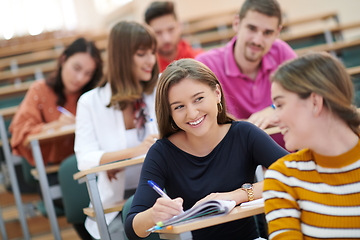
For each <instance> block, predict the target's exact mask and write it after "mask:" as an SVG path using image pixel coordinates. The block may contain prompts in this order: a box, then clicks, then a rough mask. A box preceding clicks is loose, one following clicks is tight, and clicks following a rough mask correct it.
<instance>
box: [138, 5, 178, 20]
mask: <svg viewBox="0 0 360 240" xmlns="http://www.w3.org/2000/svg"><path fill="white" fill-rule="evenodd" d="M168 14H171V15H173V16H174V18H175V19H177V17H176V14H175V10H174V3H173V2H152V3H151V4H150V6H149V7H148V8H147V9H146V11H145V22H146V23H147V24H150V22H151V21H152V20H153V19H155V18H158V17H162V16H164V15H168Z"/></svg>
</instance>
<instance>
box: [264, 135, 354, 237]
mask: <svg viewBox="0 0 360 240" xmlns="http://www.w3.org/2000/svg"><path fill="white" fill-rule="evenodd" d="M263 197H264V199H265V213H266V220H267V222H268V226H269V239H274V240H278V239H360V141H359V143H358V144H357V145H356V146H355V147H354V148H353V149H351V150H350V151H349V152H347V153H344V154H342V155H340V156H336V157H328V156H321V155H319V154H316V153H314V152H312V151H311V150H309V149H304V150H301V151H299V152H297V153H293V154H289V155H287V156H285V157H283V158H281V159H279V160H278V161H276V162H275V163H274V164H272V165H271V166H270V168H269V170H268V171H267V172H266V174H265V183H264V192H263Z"/></svg>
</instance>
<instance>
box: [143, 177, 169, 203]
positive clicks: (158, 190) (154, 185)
mask: <svg viewBox="0 0 360 240" xmlns="http://www.w3.org/2000/svg"><path fill="white" fill-rule="evenodd" d="M148 184H149V185H150V187H152V189H154V190H155V192H157V193H158V194H159V195H160V196H161V197H163V198H167V199H171V198H170V197H169V196H168V195H167V194H166V193H164V191H163V190H161V188H160V187H159V186H158V185H157V184H156V183H155V182H153V181H151V180H149V181H148Z"/></svg>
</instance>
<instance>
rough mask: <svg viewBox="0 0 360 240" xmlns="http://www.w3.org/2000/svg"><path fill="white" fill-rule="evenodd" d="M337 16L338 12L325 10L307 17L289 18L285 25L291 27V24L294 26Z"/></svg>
mask: <svg viewBox="0 0 360 240" xmlns="http://www.w3.org/2000/svg"><path fill="white" fill-rule="evenodd" d="M336 16H337V12H336V11H331V12H324V13H320V14H315V15H310V16H305V17H302V18H297V19H287V20H285V21H284V23H283V27H289V26H293V25H297V24H302V23H308V22H313V21H319V20H325V19H328V18H333V17H336Z"/></svg>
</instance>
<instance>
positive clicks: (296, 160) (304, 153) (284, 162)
mask: <svg viewBox="0 0 360 240" xmlns="http://www.w3.org/2000/svg"><path fill="white" fill-rule="evenodd" d="M312 158H313V157H312V153H311V151H310V150H309V149H302V150H299V151H297V152H295V153H290V154H287V155H285V156H283V157H281V158H279V159H278V160H277V161H276V162H274V163H273V164H272V165H271V166H270V167H269V169H271V170H276V171H279V172H287V169H289V168H296V167H297V166H298V165H299V164H303V163H304V162H307V161H312V160H313V159H312Z"/></svg>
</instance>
